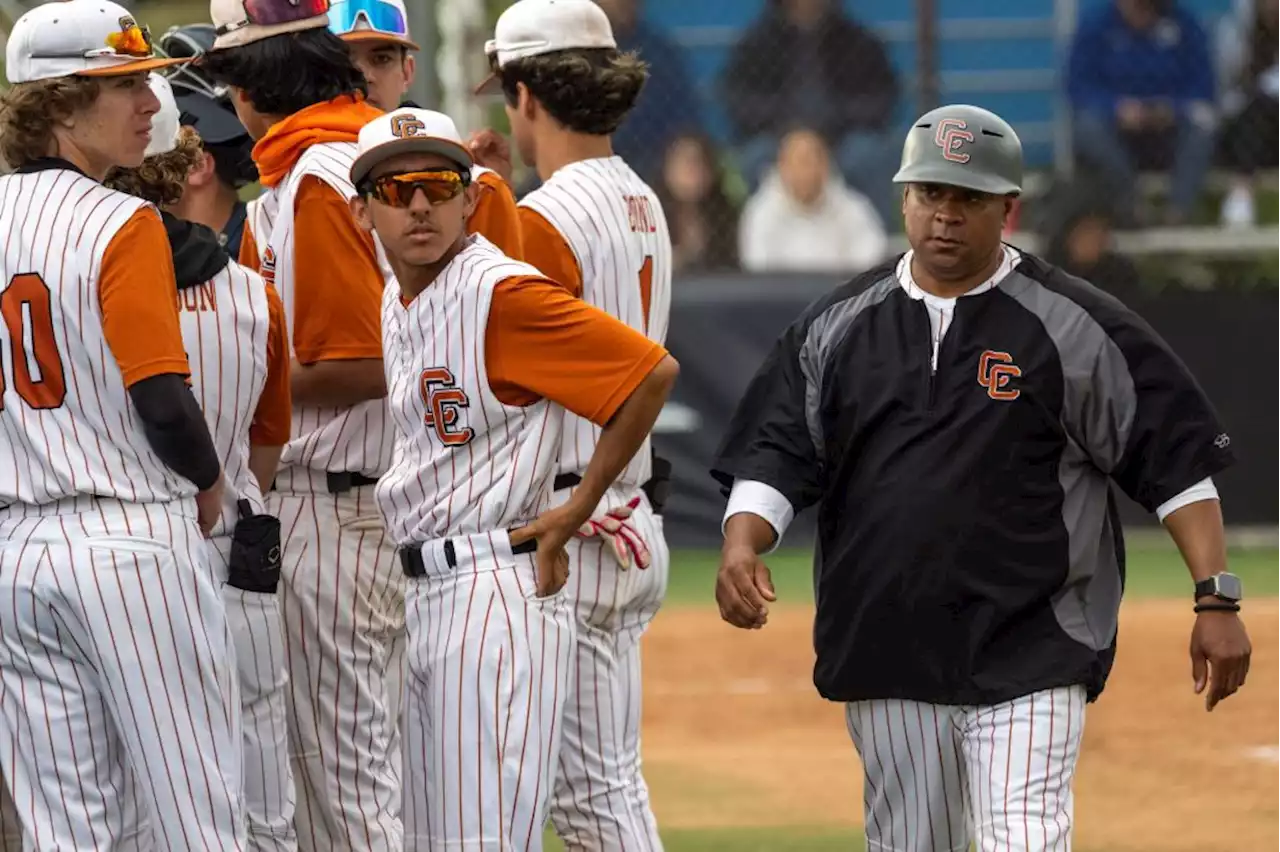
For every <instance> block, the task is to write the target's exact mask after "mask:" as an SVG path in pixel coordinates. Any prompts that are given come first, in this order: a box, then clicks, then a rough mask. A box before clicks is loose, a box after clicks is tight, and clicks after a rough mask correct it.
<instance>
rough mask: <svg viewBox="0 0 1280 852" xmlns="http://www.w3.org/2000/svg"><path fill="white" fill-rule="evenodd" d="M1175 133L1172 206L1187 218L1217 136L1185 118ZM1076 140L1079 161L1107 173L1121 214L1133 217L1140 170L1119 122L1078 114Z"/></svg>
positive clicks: (1110, 117)
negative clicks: (1136, 183) (1135, 165)
mask: <svg viewBox="0 0 1280 852" xmlns="http://www.w3.org/2000/svg"><path fill="white" fill-rule="evenodd" d="M1174 133H1175V138H1174V154H1173V170H1172V172H1171V174H1170V190H1169V206H1170V207H1171V208H1172V209H1173V211H1174V212H1175V213H1177V214H1179V215H1182V216H1185V215H1187V214H1188V213H1190V212H1191V206H1192V205H1193V204H1195V201H1196V197H1197V196H1198V195H1199V193H1200V187H1201V186H1203V184H1204V177H1205V175H1206V174H1207V173H1208V171H1209V166H1210V164H1211V162H1212V160H1213V145H1214V134H1213V130H1212V129H1211V128H1203V127H1201V126H1199V125H1197V124H1196V123H1194V122H1192V121H1191V120H1190V119H1189V118H1187V116H1186V115H1185V114H1180V115H1179V116H1178V121H1177V125H1176V127H1175V130H1174ZM1072 136H1073V138H1074V142H1075V149H1076V154H1077V155H1078V156H1079V158H1080V159H1081V160H1082V161H1084V162H1085V163H1088V164H1089V165H1092V166H1095V167H1097V168H1099V169H1101V170H1102V171H1103V172H1104V174H1105V177H1106V179H1107V182H1108V186H1110V187H1112V188H1113V189H1114V197H1115V199H1116V203H1117V206H1118V208H1119V210H1120V211H1121V212H1122V213H1124V214H1131V213H1132V211H1133V210H1134V203H1135V198H1134V188H1135V181H1136V177H1137V170H1136V169H1135V167H1134V164H1133V159H1132V156H1131V154H1130V150H1129V146H1128V143H1127V142H1126V140H1125V137H1124V135H1123V134H1121V132H1120V129H1119V127H1117V126H1116V122H1115V118H1114V117H1112V116H1110V115H1100V114H1098V113H1096V112H1078V113H1076V115H1075V120H1074V122H1073V125H1072Z"/></svg>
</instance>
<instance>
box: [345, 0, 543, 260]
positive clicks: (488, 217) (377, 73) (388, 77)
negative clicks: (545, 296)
mask: <svg viewBox="0 0 1280 852" xmlns="http://www.w3.org/2000/svg"><path fill="white" fill-rule="evenodd" d="M329 29H330V30H332V31H333V32H334V34H335V35H337V36H338V37H340V38H341V39H342V40H343V41H344V42H346V43H347V47H348V48H349V49H350V50H351V58H352V60H353V61H354V62H355V63H356V67H357V68H359V69H360V71H361V73H363V74H364V77H365V79H366V80H367V81H368V83H369V102H370V103H371V104H373V105H374V106H376V107H378V108H380V109H384V110H392V109H396V108H397V107H399V106H400V105H401V101H402V99H403V98H404V96H405V93H406V92H408V91H409V87H410V86H411V85H413V74H414V70H415V62H414V56H413V52H414V51H417V50H418V45H416V44H414V42H413V40H412V39H410V38H409V16H408V14H407V13H406V12H405V7H404V2H403V0H338V2H337V3H333V4H331V5H330V6H329ZM472 178H473V180H474V182H475V184H476V187H477V189H476V191H477V192H478V193H479V194H478V196H477V198H476V204H475V209H474V210H472V212H471V215H470V217H469V218H468V219H467V231H468V232H469V233H472V234H483V235H484V236H485V237H486V238H487V239H488V240H489V242H491V243H493V244H494V245H496V246H497V247H498V248H500V249H502V251H503V253H504V254H506V255H507V256H508V257H513V258H516V259H517V260H518V259H520V258H521V257H522V256H523V251H524V248H523V243H522V240H521V236H520V222H519V219H518V218H517V215H516V196H515V193H514V192H512V191H511V187H510V185H508V183H507V182H506V180H504V179H503V178H502V176H501V175H499V174H498V173H497V172H496V171H494V170H492V169H487V168H485V167H483V166H480V165H476V166H475V167H474V173H473V174H472Z"/></svg>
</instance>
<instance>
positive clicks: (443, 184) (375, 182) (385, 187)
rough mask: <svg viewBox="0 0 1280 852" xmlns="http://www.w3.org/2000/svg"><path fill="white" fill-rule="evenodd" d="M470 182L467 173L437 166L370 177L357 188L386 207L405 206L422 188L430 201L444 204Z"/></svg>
mask: <svg viewBox="0 0 1280 852" xmlns="http://www.w3.org/2000/svg"><path fill="white" fill-rule="evenodd" d="M470 183H471V176H470V175H463V174H460V173H459V172H455V171H453V170H451V169H436V170H432V171H429V172H400V173H398V174H389V175H382V176H381V177H376V178H369V179H368V180H366V181H365V182H364V186H363V188H362V189H361V190H360V191H361V193H362V194H364V195H371V196H373V197H374V198H376V199H378V200H379V201H381V202H382V203H383V204H385V205H387V206H388V207H400V208H404V207H408V206H409V205H410V204H412V203H413V197H414V196H415V195H417V194H418V190H422V192H423V194H424V195H426V197H427V201H428V202H430V203H431V204H433V205H435V204H443V203H445V202H446V201H451V200H453V199H455V198H457V197H458V196H459V195H461V194H462V193H463V191H464V190H465V189H466V188H467V185H468V184H470Z"/></svg>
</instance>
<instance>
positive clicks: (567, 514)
mask: <svg viewBox="0 0 1280 852" xmlns="http://www.w3.org/2000/svg"><path fill="white" fill-rule="evenodd" d="M580 517H581V516H580V513H579V512H578V511H577V510H576V509H575V508H574V507H573V506H572V505H571V504H569V503H566V504H564V505H562V506H557V507H556V508H554V509H548V510H547V511H545V512H543V513H542V514H541V515H539V516H538V517H537V518H536V519H534V521H533V522H532V523H530V524H526V525H525V526H523V527H520V528H519V529H515V530H512V531H511V544H512V546H513V547H514V546H515V545H518V544H523V543H524V542H526V541H529V540H530V539H537V541H538V549H537V551H536V552H535V553H534V564H535V565H536V566H537V570H538V597H542V598H545V597H548V596H549V595H554V594H555V593H556V592H558V591H560V590H561V589H562V588H564V584H565V582H566V581H567V580H568V579H569V555H568V554H567V553H565V551H564V546H565V543H566V542H568V541H569V539H570V538H572V537H573V534H574V533H575V532H576V531H577V530H578V527H579V526H581V525H582V521H581V520H580Z"/></svg>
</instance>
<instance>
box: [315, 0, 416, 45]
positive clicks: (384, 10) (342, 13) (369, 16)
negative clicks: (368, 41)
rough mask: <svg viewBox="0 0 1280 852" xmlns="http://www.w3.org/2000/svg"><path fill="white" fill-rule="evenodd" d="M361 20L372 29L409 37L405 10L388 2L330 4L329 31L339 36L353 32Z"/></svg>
mask: <svg viewBox="0 0 1280 852" xmlns="http://www.w3.org/2000/svg"><path fill="white" fill-rule="evenodd" d="M361 18H363V19H364V22H365V25H366V26H368V27H369V28H370V29H373V30H377V31H378V32H381V33H387V34H388V35H394V36H399V37H401V38H408V37H409V22H408V21H406V20H405V15H404V10H403V9H401V8H400V7H399V6H397V5H395V4H393V3H387V2H386V0H333V2H332V3H330V4H329V29H330V30H332V31H333V32H335V33H337V34H338V35H343V34H345V33H349V32H353V31H354V30H355V29H356V25H357V24H358V23H359V22H360V19H361Z"/></svg>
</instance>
